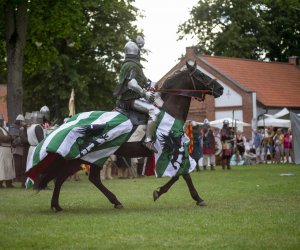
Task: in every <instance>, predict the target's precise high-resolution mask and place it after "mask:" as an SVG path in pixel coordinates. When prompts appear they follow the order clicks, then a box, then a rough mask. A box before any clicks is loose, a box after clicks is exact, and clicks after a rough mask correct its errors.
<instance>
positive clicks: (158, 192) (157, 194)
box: [153, 176, 179, 201]
mask: <svg viewBox="0 0 300 250" xmlns="http://www.w3.org/2000/svg"><path fill="white" fill-rule="evenodd" d="M178 179H179V176H173V177H172V178H171V179H170V180H169V181H168V182H167V183H166V184H165V185H163V186H161V187H159V188H157V189H156V190H154V191H153V200H154V201H156V200H157V199H158V198H159V197H160V196H161V195H162V194H164V193H166V192H168V190H169V189H170V187H172V185H173V184H174V183H175V182H176V181H178Z"/></svg>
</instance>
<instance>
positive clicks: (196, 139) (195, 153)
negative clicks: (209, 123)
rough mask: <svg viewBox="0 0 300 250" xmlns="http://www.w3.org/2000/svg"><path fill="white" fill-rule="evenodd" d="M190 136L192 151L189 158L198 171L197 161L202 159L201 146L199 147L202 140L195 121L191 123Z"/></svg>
mask: <svg viewBox="0 0 300 250" xmlns="http://www.w3.org/2000/svg"><path fill="white" fill-rule="evenodd" d="M192 134H193V135H192V139H193V150H192V153H191V157H192V158H193V159H194V161H195V162H196V170H197V171H200V166H199V160H200V158H201V157H202V145H201V144H202V143H201V139H202V138H201V133H200V127H199V125H198V124H197V123H196V122H195V121H192Z"/></svg>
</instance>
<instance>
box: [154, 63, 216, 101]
mask: <svg viewBox="0 0 300 250" xmlns="http://www.w3.org/2000/svg"><path fill="white" fill-rule="evenodd" d="M196 70H197V68H196V67H195V69H194V70H193V71H192V72H188V74H189V77H190V79H191V81H192V84H193V88H194V89H158V90H156V91H157V92H161V93H166V94H172V95H179V96H187V97H194V98H195V99H196V100H198V101H201V102H202V101H204V100H205V95H206V94H207V93H214V88H212V90H200V89H197V88H196V84H195V80H194V78H195V79H196V80H197V81H199V82H201V79H199V78H198V77H197V76H195V72H196ZM212 81H214V79H211V80H210V81H209V82H208V83H207V84H205V83H203V84H204V86H205V87H207V88H208V86H209V85H210V84H211V82H212ZM194 93H201V96H200V97H195V95H193V94H194Z"/></svg>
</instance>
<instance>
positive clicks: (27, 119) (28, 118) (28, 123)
mask: <svg viewBox="0 0 300 250" xmlns="http://www.w3.org/2000/svg"><path fill="white" fill-rule="evenodd" d="M25 123H26V124H27V125H30V124H31V113H29V112H26V114H25Z"/></svg>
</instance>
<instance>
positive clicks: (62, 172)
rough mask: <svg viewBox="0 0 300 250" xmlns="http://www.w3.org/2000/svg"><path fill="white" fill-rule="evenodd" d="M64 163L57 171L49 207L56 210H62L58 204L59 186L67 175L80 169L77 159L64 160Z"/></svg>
mask: <svg viewBox="0 0 300 250" xmlns="http://www.w3.org/2000/svg"><path fill="white" fill-rule="evenodd" d="M64 164H65V166H61V167H60V168H59V171H58V173H57V177H56V180H55V185H54V190H53V194H52V199H51V209H52V210H55V211H56V212H60V211H62V210H63V209H62V208H61V206H60V205H59V194H60V189H61V186H62V185H63V183H64V182H65V180H66V179H67V178H68V177H69V176H72V175H73V174H75V173H76V172H77V171H78V170H80V162H78V161H77V160H74V161H65V162H64Z"/></svg>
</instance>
